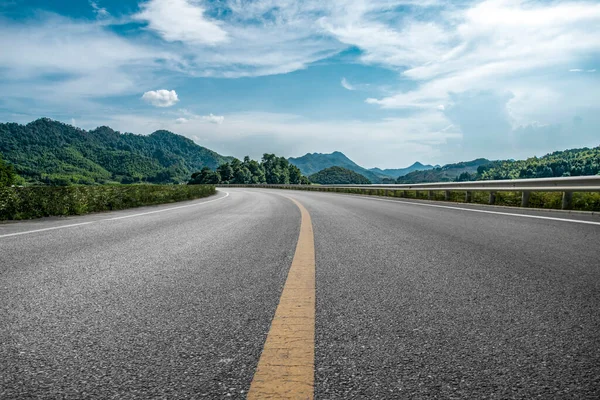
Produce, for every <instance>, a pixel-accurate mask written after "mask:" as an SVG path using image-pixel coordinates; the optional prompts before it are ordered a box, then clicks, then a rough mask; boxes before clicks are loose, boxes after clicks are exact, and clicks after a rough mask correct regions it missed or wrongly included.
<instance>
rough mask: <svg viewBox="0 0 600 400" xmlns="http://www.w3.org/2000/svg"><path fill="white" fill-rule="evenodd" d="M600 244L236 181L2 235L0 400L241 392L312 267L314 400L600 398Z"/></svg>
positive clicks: (540, 227)
mask: <svg viewBox="0 0 600 400" xmlns="http://www.w3.org/2000/svg"><path fill="white" fill-rule="evenodd" d="M291 199H294V200H296V201H297V202H298V203H299V204H300V206H302V207H304V209H305V211H306V214H307V217H306V218H309V219H308V220H307V219H305V218H304V214H302V215H303V217H302V218H301V211H300V208H299V206H298V205H296V204H295V203H294V201H292V200H291ZM432 206H435V207H432ZM482 211H483V212H482ZM532 216H533V217H532ZM307 221H308V222H307ZM301 226H302V232H304V233H303V235H307V236H306V237H305V239H303V240H301V241H300V242H299V236H300V237H302V235H301V234H300V233H301ZM307 243H309V244H311V243H312V244H313V245H314V252H313V253H310V251H309V250H310V246H309V247H307V246H308V244H307ZM599 244H600V218H599V217H598V216H593V215H583V214H567V213H562V212H535V211H527V210H517V211H514V210H513V209H507V208H500V207H485V206H475V205H470V206H461V205H453V204H451V203H434V202H420V201H406V200H400V199H376V198H367V197H361V196H351V195H341V194H331V193H316V192H299V191H281V190H269V189H262V190H261V189H242V188H236V189H234V188H231V189H221V190H220V192H219V193H218V194H217V195H216V196H213V197H210V198H207V199H201V200H197V201H192V202H184V203H177V204H169V205H163V206H156V207H145V208H140V209H133V210H124V211H118V212H111V213H99V214H93V215H86V216H80V217H69V218H48V219H42V220H36V221H26V222H17V223H6V224H0V360H1V362H0V398H2V399H13V398H48V399H50V398H68V399H83V398H102V399H106V398H118V399H127V398H169V399H176V398H210V399H217V398H245V397H246V396H247V395H248V391H249V390H250V388H251V385H253V386H254V385H256V382H258V381H260V380H261V379H262V378H260V377H258V375H259V374H258V373H257V366H258V365H259V360H260V362H261V363H264V362H268V360H267V359H268V354H267V353H269V351H267V349H266V347H268V346H267V345H266V344H265V342H266V341H267V342H269V341H268V340H267V338H268V337H270V338H271V339H272V338H273V337H276V335H277V332H275V331H276V326H275V325H276V321H277V320H278V317H276V318H274V316H275V313H276V310H277V312H278V314H279V313H280V312H281V313H284V314H285V313H286V305H287V307H288V309H290V307H292V308H291V309H294V308H293V307H294V304H293V302H292V303H290V300H289V299H288V300H284V298H285V296H283V297H282V293H284V287H285V288H286V290H288V288H289V287H291V288H292V289H293V288H295V287H296V286H294V285H295V284H296V285H298V282H300V283H301V282H304V279H305V278H299V277H300V276H301V274H300V273H296V272H294V273H292V272H290V274H289V275H290V277H289V278H288V272H289V271H290V268H292V270H293V271H296V270H295V268H309V267H310V264H311V262H310V260H314V262H313V264H314V267H313V269H312V272H310V271H311V270H310V269H306V270H305V271H308V272H307V273H312V274H313V275H314V276H315V279H314V281H315V283H314V284H313V285H312V286H310V285H309V286H307V288H308V291H306V292H302V293H303V294H302V296H305V299H309V300H310V298H311V296H313V297H314V298H316V307H315V306H314V301H313V302H312V303H311V302H310V301H308V300H307V302H304V303H302V304H305V305H306V304H308V306H303V307H305V308H304V309H303V310H304V311H302V312H305V311H306V312H307V313H306V316H305V315H304V314H303V318H307V319H306V321H307V323H306V324H303V325H298V326H299V328H298V329H305V330H307V331H309V333H310V335H309V336H308V337H310V338H311V339H312V341H311V343H308V341H307V340H304V339H303V341H302V342H301V344H299V345H298V346H297V347H298V348H297V350H298V351H299V352H302V354H304V355H305V356H306V357H305V358H304V361H303V364H302V365H303V366H304V367H306V366H307V365H308V366H309V367H310V368H311V371H313V372H314V375H313V374H311V377H314V380H313V381H311V382H308V383H307V382H299V383H298V385H304V386H303V387H305V388H306V385H308V386H310V387H311V393H312V392H314V396H315V398H318V399H354V398H355V399H395V398H490V399H493V398H497V399H506V398H523V399H530V398H598V397H600V246H599ZM307 249H308V250H307ZM303 252H304V253H303ZM299 254H300V255H299ZM302 254H309V255H310V254H312V256H305V257H304V259H301V258H302ZM295 257H296V258H295ZM311 257H312V258H311ZM298 260H300V261H298ZM303 260H304V261H303ZM293 262H294V263H296V262H300V263H302V262H304V264H305V265H304V266H294V265H293ZM298 271H300V270H298ZM315 271H316V272H315ZM294 279H296V281H294ZM315 287H316V291H315ZM311 288H312V289H311ZM311 290H312V292H311ZM294 293H296V292H294ZM311 293H314V295H312V294H311ZM294 296H295V295H294ZM294 296H292V298H294V299H295V298H296V297H294ZM294 301H296V300H294ZM297 301H301V300H297ZM302 301H303V300H302ZM311 304H312V306H311ZM278 305H280V308H278ZM311 307H312V312H309V311H311V310H310V309H311ZM287 312H289V311H287ZM311 313H312V317H311ZM282 318H283V319H282V320H283V321H289V320H285V318H286V316H285V315H283V316H282ZM311 321H312V322H311ZM272 322H273V324H272ZM272 325H273V326H272ZM300 326H301V327H302V328H300ZM285 334H286V335H292V336H293V335H295V332H293V331H291V332H287V333H285ZM265 346H266V347H265ZM310 346H312V349H313V350H310V349H311V347H310ZM313 352H314V353H313ZM263 353H264V354H263ZM269 354H270V353H269ZM313 354H314V355H313ZM261 357H262V358H261ZM306 360H309V361H310V362H309V363H308V364H306V362H307V361H306ZM286 368H288V367H281V370H286V371H287V370H288V369H290V368H291V369H293V368H292V367H289V368H288V369H286ZM291 369H290V370H291ZM259 370H260V368H259ZM258 386H260V385H257V387H258ZM257 390H258V389H257ZM256 393H258V394H256ZM256 393H255V397H256V398H260V397H264V396H261V394H260V393H261V392H256ZM298 393H300V392H298ZM302 396H304V395H302ZM302 396H300V395H299V396H297V397H298V398H302ZM274 397H276V396H275V395H274ZM291 397H293V393H292V394H291ZM305 398H306V397H305Z"/></svg>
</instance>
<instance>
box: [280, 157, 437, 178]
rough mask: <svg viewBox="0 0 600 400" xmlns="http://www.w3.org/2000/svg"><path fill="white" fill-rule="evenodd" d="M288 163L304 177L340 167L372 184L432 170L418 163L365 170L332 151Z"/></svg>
mask: <svg viewBox="0 0 600 400" xmlns="http://www.w3.org/2000/svg"><path fill="white" fill-rule="evenodd" d="M288 161H289V162H290V163H292V164H294V165H295V166H297V167H298V168H300V171H302V173H303V174H304V175H306V176H310V175H312V174H314V173H316V172H319V171H322V170H323V169H325V168H330V167H342V168H346V169H349V170H350V171H354V172H356V173H359V174H360V175H362V176H364V177H365V178H367V179H368V180H369V181H371V182H372V183H381V182H382V180H383V179H388V180H389V179H396V178H398V177H399V176H400V175H404V174H406V173H408V172H411V171H415V170H419V169H427V168H433V166H430V165H423V164H421V163H419V162H416V163H414V164H413V165H411V166H410V167H407V168H400V169H397V170H396V169H385V170H382V169H379V168H372V169H370V170H369V169H366V168H363V167H361V166H360V165H358V164H356V163H355V162H354V161H352V160H351V159H349V158H348V157H346V155H345V154H344V153H341V152H339V151H334V152H333V153H330V154H327V153H307V154H305V155H303V156H302V157H296V158H294V157H290V158H288ZM394 171H400V174H398V175H396V174H395V172H394Z"/></svg>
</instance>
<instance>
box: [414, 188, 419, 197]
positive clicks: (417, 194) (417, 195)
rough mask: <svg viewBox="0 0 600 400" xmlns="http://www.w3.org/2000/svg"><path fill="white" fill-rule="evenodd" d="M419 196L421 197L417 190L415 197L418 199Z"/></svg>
mask: <svg viewBox="0 0 600 400" xmlns="http://www.w3.org/2000/svg"><path fill="white" fill-rule="evenodd" d="M418 198H419V191H418V190H415V199H418Z"/></svg>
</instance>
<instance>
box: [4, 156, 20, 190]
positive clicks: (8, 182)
mask: <svg viewBox="0 0 600 400" xmlns="http://www.w3.org/2000/svg"><path fill="white" fill-rule="evenodd" d="M16 178H17V175H16V174H15V170H14V168H13V166H12V165H10V164H8V163H6V162H5V161H4V160H3V159H2V155H0V187H4V186H12V185H14V184H15V181H16Z"/></svg>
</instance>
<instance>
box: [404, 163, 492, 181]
mask: <svg viewBox="0 0 600 400" xmlns="http://www.w3.org/2000/svg"><path fill="white" fill-rule="evenodd" d="M491 163H492V162H491V161H490V160H487V159H485V158H478V159H476V160H472V161H466V162H460V163H456V164H447V165H444V166H443V167H437V168H433V169H428V170H424V171H413V172H410V173H408V174H406V175H404V176H400V177H399V178H398V179H397V181H396V182H397V183H426V182H449V181H454V180H456V179H458V178H459V177H461V175H462V179H460V180H469V179H465V177H467V175H464V174H465V173H466V174H469V175H468V177H470V176H471V174H476V173H477V169H478V168H479V167H480V166H484V165H489V164H491Z"/></svg>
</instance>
